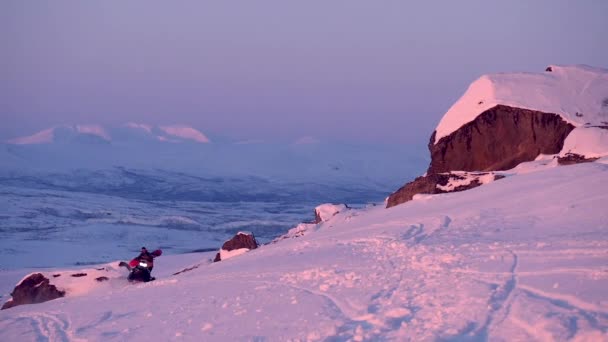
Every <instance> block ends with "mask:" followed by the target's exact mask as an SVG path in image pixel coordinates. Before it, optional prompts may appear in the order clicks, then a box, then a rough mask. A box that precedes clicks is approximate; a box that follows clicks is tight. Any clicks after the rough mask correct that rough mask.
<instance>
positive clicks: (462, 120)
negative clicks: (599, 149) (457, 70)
mask: <svg viewBox="0 0 608 342" xmlns="http://www.w3.org/2000/svg"><path fill="white" fill-rule="evenodd" d="M549 67H550V68H551V70H552V71H551V72H548V71H546V72H543V73H500V74H491V75H484V76H482V77H480V78H479V79H477V80H476V81H475V82H473V83H472V84H471V85H470V86H469V88H468V89H467V91H466V92H465V93H464V95H463V96H462V97H461V98H460V99H459V100H458V101H457V102H456V103H454V104H453V105H452V107H451V108H450V109H449V110H448V111H447V113H446V114H445V115H444V116H443V118H442V119H441V121H440V122H439V125H438V126H437V128H436V131H437V134H436V135H435V142H437V141H439V139H441V138H443V137H445V136H448V135H450V133H452V132H454V131H456V130H458V128H460V127H461V126H463V125H465V124H467V123H468V122H471V121H473V120H475V118H476V117H477V116H479V115H480V114H481V113H483V112H485V111H486V110H488V109H490V108H492V107H494V106H496V105H499V104H502V105H506V106H511V107H517V108H524V109H531V110H537V111H541V112H545V113H555V114H559V115H561V116H562V118H563V119H564V120H565V121H567V122H569V123H571V124H573V125H574V126H575V127H581V126H584V125H586V124H590V125H604V126H606V125H607V123H608V70H606V69H601V68H594V67H590V66H586V65H573V66H557V65H551V66H549Z"/></svg>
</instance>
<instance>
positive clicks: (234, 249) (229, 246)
mask: <svg viewBox="0 0 608 342" xmlns="http://www.w3.org/2000/svg"><path fill="white" fill-rule="evenodd" d="M256 248H258V242H257V240H256V239H255V237H254V236H253V233H251V232H238V233H237V234H236V235H235V236H234V237H232V239H230V240H228V241H226V242H224V244H223V245H222V248H221V249H220V251H219V252H218V253H217V254H216V255H215V259H213V262H218V261H222V260H226V259H228V258H231V257H234V256H237V255H240V254H243V253H246V252H248V251H250V250H252V249H256Z"/></svg>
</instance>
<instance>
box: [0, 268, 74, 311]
mask: <svg viewBox="0 0 608 342" xmlns="http://www.w3.org/2000/svg"><path fill="white" fill-rule="evenodd" d="M11 296H12V297H13V298H12V299H11V300H9V301H8V302H6V303H4V305H2V310H4V309H9V308H12V307H14V306H18V305H23V304H37V303H43V302H46V301H49V300H53V299H57V298H61V297H63V296H65V291H61V290H58V289H57V287H56V286H55V285H51V284H50V281H49V279H48V278H46V277H45V276H44V275H42V273H33V274H30V275H28V276H27V277H26V278H24V279H23V280H22V281H21V282H19V284H17V286H15V289H14V290H13V292H12V293H11Z"/></svg>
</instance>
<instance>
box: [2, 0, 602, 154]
mask: <svg viewBox="0 0 608 342" xmlns="http://www.w3.org/2000/svg"><path fill="white" fill-rule="evenodd" d="M607 15H608V1H601V0H597V1H591V0H590V1H524V0H522V1H505V2H504V3H503V4H496V3H495V2H488V1H481V0H479V1H419V4H414V2H412V1H300V2H295V1H278V0H277V1H238V2H237V1H177V2H176V1H163V2H160V1H95V2H93V1H21V0H14V1H13V0H4V1H1V2H0V28H1V29H0V51H1V55H0V122H1V123H2V124H1V125H0V139H1V140H5V139H8V138H12V137H15V136H20V135H28V134H31V133H33V132H35V131H37V130H41V129H44V128H47V127H49V126H52V125H55V124H60V123H101V124H120V123H124V122H127V121H135V122H145V123H151V124H167V123H181V124H189V125H192V126H194V127H196V128H197V129H199V130H201V131H202V132H204V133H205V134H207V135H211V136H213V135H217V136H224V137H229V138H234V139H262V140H267V141H268V140H295V139H297V138H299V137H301V136H314V137H316V138H317V139H320V140H341V141H353V142H354V141H358V142H391V143H392V142H396V143H409V142H423V143H426V141H427V140H428V137H429V136H430V134H431V131H432V130H433V128H434V127H435V125H436V124H437V123H438V121H439V119H440V118H441V116H442V115H443V114H444V113H445V111H446V110H447V109H448V108H449V106H450V105H451V104H452V103H453V102H454V101H455V100H456V99H458V97H460V95H462V93H463V92H464V91H465V90H466V87H467V86H468V84H469V83H470V82H471V81H473V80H474V79H476V78H477V77H478V76H480V75H481V74H484V73H489V72H500V71H541V70H544V68H545V66H546V65H548V64H590V65H594V66H600V67H608V44H607V42H608V20H607V19H606V18H607Z"/></svg>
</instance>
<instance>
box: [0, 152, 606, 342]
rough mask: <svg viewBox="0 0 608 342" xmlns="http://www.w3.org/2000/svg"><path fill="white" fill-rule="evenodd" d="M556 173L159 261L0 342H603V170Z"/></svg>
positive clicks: (26, 310) (9, 329)
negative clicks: (229, 253) (146, 278)
mask: <svg viewBox="0 0 608 342" xmlns="http://www.w3.org/2000/svg"><path fill="white" fill-rule="evenodd" d="M553 165H554V164H548V163H547V162H546V161H543V160H539V161H537V162H533V163H530V164H528V165H523V166H520V167H519V168H518V169H517V170H512V171H511V172H512V174H511V175H510V177H507V178H506V179H503V180H501V181H499V182H493V183H490V184H488V185H485V186H483V187H479V188H476V189H473V190H470V191H466V192H461V193H451V194H442V195H434V196H421V197H418V198H417V199H416V200H414V201H411V202H408V203H406V204H403V205H400V206H396V207H394V208H391V209H384V208H382V207H381V206H376V207H369V208H366V209H359V210H349V211H345V212H343V213H339V214H337V215H336V216H334V217H333V218H332V219H330V220H329V221H327V222H325V223H321V224H319V225H311V226H309V228H308V229H309V232H308V234H305V235H304V236H301V237H298V238H293V239H284V240H282V241H280V242H278V243H275V244H270V245H265V246H262V247H261V248H259V249H257V250H253V251H251V252H249V253H246V254H245V255H242V256H239V257H235V258H232V259H230V260H227V261H223V262H220V263H214V264H211V263H209V261H208V260H209V258H210V257H211V255H208V254H207V255H205V254H201V255H199V256H198V260H197V259H193V258H192V255H187V256H172V257H166V258H165V257H162V258H160V259H158V261H157V262H156V266H155V273H156V276H157V277H158V280H156V281H154V282H152V283H148V284H139V285H127V284H126V283H121V282H120V281H111V282H108V283H102V285H100V286H98V287H92V288H89V289H88V292H86V294H83V293H80V295H75V294H74V295H71V294H70V293H68V296H67V297H66V298H63V299H58V300H54V301H51V302H47V303H43V304H37V305H25V306H20V307H16V308H13V309H9V310H3V311H0V340H3V341H13V340H46V339H49V340H71V341H77V340H85V339H86V340H104V341H107V340H116V341H123V340H133V341H149V340H186V341H202V340H204V341H235V340H236V341H288V340H291V341H296V340H299V341H321V340H331V341H347V340H352V341H363V340H395V341H405V340H413V341H433V340H440V341H445V340H492V341H495V340H509V341H515V340H517V341H524V340H525V341H533V340H537V341H550V340H558V341H565V340H576V341H606V340H608V335H607V332H608V290H607V289H608V268H607V260H608V212H606V210H605V203H607V202H608V192H606V189H605V187H604V186H598V184H606V183H607V182H608V165H606V160H605V159H604V160H601V162H595V163H588V164H580V165H574V166H564V167H553ZM163 258H164V259H163ZM189 266H197V268H194V269H192V270H191V271H188V272H184V273H181V274H178V275H173V274H174V273H176V272H177V271H179V270H181V269H184V268H186V267H189ZM22 276H23V274H22V273H21V274H17V273H15V272H7V273H0V284H4V283H7V282H8V280H7V279H8V278H11V279H12V280H13V283H16V282H17V281H18V280H19V279H20V278H21V277H22ZM125 277H126V275H125ZM3 298H4V297H3Z"/></svg>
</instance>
